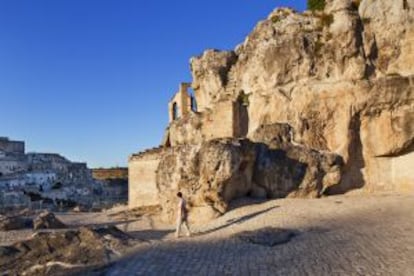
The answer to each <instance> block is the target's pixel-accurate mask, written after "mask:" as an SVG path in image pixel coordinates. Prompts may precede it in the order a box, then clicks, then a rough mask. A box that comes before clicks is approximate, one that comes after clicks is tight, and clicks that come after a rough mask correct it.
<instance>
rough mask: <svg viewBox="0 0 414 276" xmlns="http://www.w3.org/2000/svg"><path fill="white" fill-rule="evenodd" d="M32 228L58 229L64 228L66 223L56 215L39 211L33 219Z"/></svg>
mask: <svg viewBox="0 0 414 276" xmlns="http://www.w3.org/2000/svg"><path fill="white" fill-rule="evenodd" d="M33 228H34V229H35V230H38V229H59V228H66V225H65V224H64V223H63V222H61V221H60V220H59V219H58V218H56V216H55V215H54V214H53V213H51V212H49V211H44V212H42V213H40V214H39V215H38V216H37V217H36V218H35V219H33Z"/></svg>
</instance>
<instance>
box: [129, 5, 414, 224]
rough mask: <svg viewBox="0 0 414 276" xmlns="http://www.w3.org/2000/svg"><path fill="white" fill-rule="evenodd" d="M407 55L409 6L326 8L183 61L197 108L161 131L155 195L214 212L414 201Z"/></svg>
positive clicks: (413, 67) (413, 38) (413, 83)
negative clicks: (355, 200)
mask: <svg viewBox="0 0 414 276" xmlns="http://www.w3.org/2000/svg"><path fill="white" fill-rule="evenodd" d="M413 45H414V0H396V1H387V0H375V1H374V0H362V1H361V3H360V5H359V6H358V4H357V2H356V1H350V0H327V1H326V7H325V10H324V11H319V12H309V11H306V12H304V13H297V12H295V11H293V10H291V9H277V10H275V11H273V12H272V13H271V14H270V15H269V16H268V18H267V19H265V20H263V21H261V22H259V23H258V24H257V26H256V27H255V28H254V30H253V31H252V33H251V34H250V35H248V37H247V38H246V39H245V41H244V42H243V43H241V44H240V45H238V46H237V47H236V48H235V50H234V51H217V50H207V51H206V52H205V53H203V54H202V55H200V56H198V57H194V58H192V59H191V61H190V63H191V72H192V76H193V83H192V88H193V89H194V94H195V99H196V100H197V103H198V110H197V111H194V112H190V113H189V114H188V115H187V116H182V117H179V118H176V120H175V121H173V122H171V124H170V126H169V128H168V130H167V134H166V137H168V139H166V141H168V143H165V144H164V145H165V146H172V147H169V148H168V147H167V148H164V149H163V150H161V151H160V153H159V155H158V157H156V158H155V159H156V160H157V161H156V162H155V163H152V164H153V165H154V164H156V166H155V167H156V171H154V173H153V175H154V177H152V179H154V181H155V184H151V185H153V187H154V189H153V192H154V195H155V197H158V198H159V203H160V204H161V205H162V206H163V207H164V206H168V207H166V208H165V209H166V210H173V209H174V208H173V206H172V205H170V204H172V203H173V195H174V194H175V192H176V191H178V190H184V191H185V193H186V194H187V195H188V197H189V198H190V202H191V203H193V204H194V205H195V206H197V207H198V205H203V204H204V205H206V206H209V208H210V209H212V210H213V211H214V212H212V213H215V212H216V213H217V212H218V213H222V212H223V210H225V209H226V204H227V203H228V201H229V200H231V199H233V198H236V197H238V196H243V195H246V194H256V195H262V196H268V197H284V196H314V197H317V196H320V195H321V194H322V193H325V194H333V193H343V192H347V191H351V190H354V189H359V190H360V191H363V192H372V191H373V192H376V191H399V192H404V191H414V171H413V170H412V168H411V167H412V164H414V123H413V122H414V56H413V54H414V49H413V47H414V46H413ZM227 138H231V139H227ZM236 138H237V139H236ZM240 138H242V139H240ZM213 139H214V141H211V140H213ZM217 139H218V140H217ZM155 159H154V160H155ZM136 160H138V159H136V158H135V157H131V160H130V164H134V162H135V161H136ZM141 169H144V168H141ZM130 189H140V187H138V186H134V179H130ZM144 201H145V200H144ZM200 203H202V204H200ZM130 204H132V205H140V203H139V202H138V201H134V198H130ZM144 204H145V203H144ZM167 216H168V215H167Z"/></svg>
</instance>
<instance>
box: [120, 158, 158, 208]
mask: <svg viewBox="0 0 414 276" xmlns="http://www.w3.org/2000/svg"><path fill="white" fill-rule="evenodd" d="M161 151H162V150H159V151H155V152H146V153H141V154H137V155H132V156H131V157H130V158H129V162H128V206H129V207H130V208H134V207H140V206H152V205H157V204H159V203H160V202H159V198H158V189H157V182H156V177H157V175H156V172H157V168H158V165H159V163H160V161H161V154H160V153H161Z"/></svg>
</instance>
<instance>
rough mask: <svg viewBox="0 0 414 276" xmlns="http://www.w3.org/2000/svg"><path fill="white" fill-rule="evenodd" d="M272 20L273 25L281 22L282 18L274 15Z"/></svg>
mask: <svg viewBox="0 0 414 276" xmlns="http://www.w3.org/2000/svg"><path fill="white" fill-rule="evenodd" d="M270 20H272V22H273V23H277V22H279V21H280V17H279V16H278V15H272V17H271V18H270Z"/></svg>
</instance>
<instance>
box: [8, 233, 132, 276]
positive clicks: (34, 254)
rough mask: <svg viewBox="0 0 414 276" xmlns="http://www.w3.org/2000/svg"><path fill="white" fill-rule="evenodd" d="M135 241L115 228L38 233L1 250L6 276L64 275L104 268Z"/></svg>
mask: <svg viewBox="0 0 414 276" xmlns="http://www.w3.org/2000/svg"><path fill="white" fill-rule="evenodd" d="M134 243H135V241H133V240H132V239H131V237H130V236H128V235H127V234H125V233H123V232H122V231H120V230H119V229H118V228H116V227H108V228H96V229H92V228H86V227H81V228H80V229H78V230H67V231H59V232H43V233H36V234H35V235H34V236H33V237H32V238H31V239H29V240H27V241H23V242H18V243H16V244H14V245H12V246H0V266H1V268H2V273H3V274H4V275H63V274H65V275H66V274H69V272H70V271H71V270H74V269H80V268H82V267H84V266H86V265H103V264H105V263H108V262H109V261H111V260H113V259H114V258H115V257H118V256H120V254H121V253H122V252H125V251H126V249H127V248H128V247H129V246H131V245H133V244H134Z"/></svg>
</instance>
